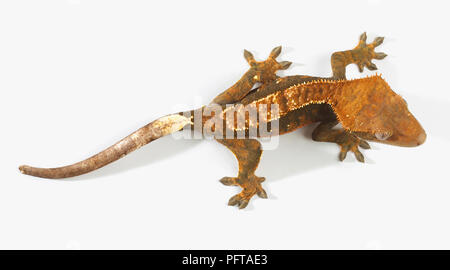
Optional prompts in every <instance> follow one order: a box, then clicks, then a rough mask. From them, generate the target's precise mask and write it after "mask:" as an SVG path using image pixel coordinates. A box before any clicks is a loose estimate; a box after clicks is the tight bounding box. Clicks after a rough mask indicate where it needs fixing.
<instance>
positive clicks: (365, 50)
mask: <svg viewBox="0 0 450 270" xmlns="http://www.w3.org/2000/svg"><path fill="white" fill-rule="evenodd" d="M366 40H367V35H366V33H365V32H364V33H363V34H362V35H361V36H360V37H359V43H358V45H357V46H356V47H355V48H354V49H353V50H348V51H341V52H335V53H333V54H332V55H331V68H332V70H333V78H334V79H345V68H346V67H347V65H349V64H356V65H357V66H358V69H359V72H363V70H364V67H367V68H368V69H369V70H376V69H377V66H376V65H375V64H374V63H372V62H371V60H372V59H383V58H385V57H386V56H387V54H385V53H382V52H375V51H374V50H375V47H378V46H379V45H380V44H381V43H383V40H384V38H383V37H377V38H375V40H374V41H373V42H372V43H370V44H366Z"/></svg>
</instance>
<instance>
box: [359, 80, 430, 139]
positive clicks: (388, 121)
mask: <svg viewBox="0 0 450 270" xmlns="http://www.w3.org/2000/svg"><path fill="white" fill-rule="evenodd" d="M373 80H374V82H373V83H372V84H371V87H369V88H368V90H367V92H365V93H362V95H363V96H364V97H365V98H363V99H362V100H363V101H362V104H361V106H360V107H359V110H358V112H357V114H356V117H355V118H354V123H353V124H354V127H355V129H354V130H358V129H359V128H358V127H360V129H359V130H361V131H364V133H366V135H365V136H362V137H365V138H366V139H368V140H371V141H376V142H380V143H385V144H392V145H396V146H406V147H413V146H418V145H421V144H423V143H424V142H425V139H426V137H427V135H426V133H425V130H424V129H423V128H422V126H421V125H420V123H419V121H417V119H416V118H415V117H414V116H413V114H412V113H411V112H410V111H409V109H408V104H407V103H406V101H405V100H404V99H403V98H402V97H401V96H400V95H398V94H396V93H395V92H394V91H392V90H391V88H390V87H389V85H388V84H387V83H386V82H385V81H384V80H383V79H382V78H381V77H380V76H375V78H374V79H373ZM358 133H359V132H358Z"/></svg>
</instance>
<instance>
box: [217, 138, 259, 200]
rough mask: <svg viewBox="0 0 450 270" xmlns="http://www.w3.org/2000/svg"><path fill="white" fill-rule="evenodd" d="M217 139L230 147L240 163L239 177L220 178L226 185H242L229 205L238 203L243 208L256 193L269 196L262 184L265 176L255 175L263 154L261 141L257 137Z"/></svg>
mask: <svg viewBox="0 0 450 270" xmlns="http://www.w3.org/2000/svg"><path fill="white" fill-rule="evenodd" d="M217 141H218V142H219V143H221V144H223V145H225V146H226V147H227V148H228V149H230V150H231V152H233V154H234V155H235V156H236V158H237V160H238V163H239V173H238V176H237V177H223V178H222V179H221V180H220V182H221V183H222V184H224V185H226V186H240V187H242V192H241V193H239V194H237V195H235V196H233V197H231V199H230V200H229V201H228V205H231V206H234V205H236V206H238V207H239V209H242V208H245V207H246V206H247V205H248V202H249V201H250V199H251V198H252V197H253V195H255V194H257V195H258V196H259V197H261V198H267V193H266V191H265V190H264V189H263V188H262V186H261V183H262V182H263V181H264V180H265V178H264V177H258V176H256V175H255V170H256V168H257V167H258V164H259V160H260V158H261V154H262V149H261V143H260V142H258V141H257V140H255V139H218V140H217Z"/></svg>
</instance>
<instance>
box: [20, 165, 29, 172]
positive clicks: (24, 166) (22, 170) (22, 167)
mask: <svg viewBox="0 0 450 270" xmlns="http://www.w3.org/2000/svg"><path fill="white" fill-rule="evenodd" d="M27 168H28V166H27V165H21V166H19V171H20V172H21V173H23V174H26V170H27Z"/></svg>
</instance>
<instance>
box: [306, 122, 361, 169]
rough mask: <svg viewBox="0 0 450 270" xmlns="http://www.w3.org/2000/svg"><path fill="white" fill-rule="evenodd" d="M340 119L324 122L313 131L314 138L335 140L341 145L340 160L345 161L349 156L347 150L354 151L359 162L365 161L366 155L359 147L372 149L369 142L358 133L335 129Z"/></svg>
mask: <svg viewBox="0 0 450 270" xmlns="http://www.w3.org/2000/svg"><path fill="white" fill-rule="evenodd" d="M337 124H338V121H337V120H336V121H331V122H322V123H320V124H319V125H318V126H317V127H316V128H315V129H314V131H313V134H312V139H313V140H314V141H319V142H334V143H337V144H338V145H339V146H340V147H341V152H340V153H339V160H340V161H343V160H344V159H345V158H346V157H347V152H348V151H352V152H353V153H354V155H355V157H356V159H357V160H358V161H359V162H364V156H363V154H362V153H361V152H360V151H359V147H361V148H363V149H370V145H369V143H367V142H366V141H364V140H362V139H360V138H358V137H357V136H356V135H354V134H352V133H350V132H348V131H346V130H345V129H342V128H341V129H333V127H334V126H336V125H337Z"/></svg>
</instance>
